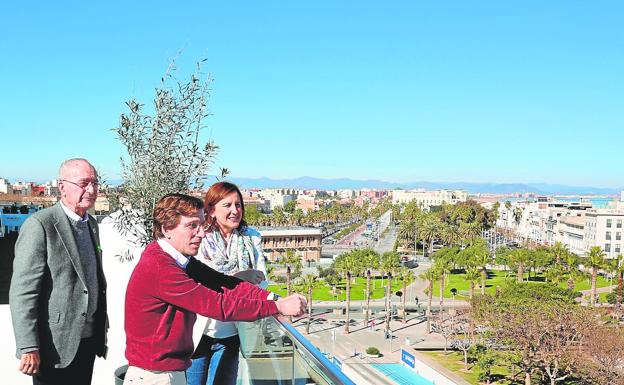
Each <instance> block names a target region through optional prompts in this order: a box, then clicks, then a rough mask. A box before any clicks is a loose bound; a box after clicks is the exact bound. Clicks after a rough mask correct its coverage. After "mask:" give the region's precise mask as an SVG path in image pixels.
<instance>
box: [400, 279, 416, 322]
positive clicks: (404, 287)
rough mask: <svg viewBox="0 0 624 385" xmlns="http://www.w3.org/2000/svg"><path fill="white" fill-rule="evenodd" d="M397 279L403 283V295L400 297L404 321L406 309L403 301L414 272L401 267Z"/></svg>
mask: <svg viewBox="0 0 624 385" xmlns="http://www.w3.org/2000/svg"><path fill="white" fill-rule="evenodd" d="M399 279H400V280H401V282H402V283H403V296H402V298H401V299H402V300H403V323H406V322H407V311H406V308H405V301H406V298H407V285H409V284H410V283H412V282H414V273H413V272H412V271H411V270H410V269H408V268H406V267H403V268H401V269H399Z"/></svg>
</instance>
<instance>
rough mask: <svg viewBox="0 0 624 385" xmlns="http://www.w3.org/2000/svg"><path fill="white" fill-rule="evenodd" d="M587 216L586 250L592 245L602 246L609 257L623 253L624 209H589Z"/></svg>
mask: <svg viewBox="0 0 624 385" xmlns="http://www.w3.org/2000/svg"><path fill="white" fill-rule="evenodd" d="M585 217H586V226H585V231H584V237H585V250H589V249H590V248H591V247H592V246H600V247H601V248H602V250H604V252H605V254H607V258H615V257H617V256H618V255H619V254H622V253H623V251H622V245H623V244H624V242H623V241H622V234H623V233H624V228H623V227H622V223H623V222H624V210H621V209H611V208H608V209H592V210H587V214H586V215H585Z"/></svg>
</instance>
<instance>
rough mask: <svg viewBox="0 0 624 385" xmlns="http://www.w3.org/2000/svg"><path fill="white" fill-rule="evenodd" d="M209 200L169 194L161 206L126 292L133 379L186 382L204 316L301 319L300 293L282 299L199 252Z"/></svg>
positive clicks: (130, 377) (175, 384) (130, 381)
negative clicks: (229, 273) (202, 259)
mask: <svg viewBox="0 0 624 385" xmlns="http://www.w3.org/2000/svg"><path fill="white" fill-rule="evenodd" d="M203 207H204V204H203V202H202V201H201V200H200V199H197V198H195V197H191V196H188V195H183V194H169V195H166V196H164V197H163V198H162V199H160V201H158V203H157V204H156V208H155V209H154V231H153V233H154V234H153V235H154V238H155V239H156V240H155V241H153V242H152V243H150V244H149V245H148V246H147V247H146V249H145V251H144V252H143V254H142V255H141V260H140V261H139V263H138V264H137V266H136V267H135V269H134V271H133V272H132V276H131V277H130V281H129V283H128V289H127V290H126V313H125V314H126V316H125V329H126V358H127V359H128V364H129V368H128V372H127V373H126V378H125V381H124V383H125V384H135V385H139V384H170V385H186V375H185V370H186V369H187V368H188V367H189V366H190V365H191V354H192V353H193V336H192V333H193V324H194V323H195V320H196V314H201V315H203V316H206V317H210V318H213V319H217V320H221V321H253V320H257V319H259V318H263V317H267V316H270V315H273V314H283V315H293V316H298V315H301V314H303V312H304V311H305V307H306V302H305V299H304V298H303V297H301V296H299V295H296V294H294V295H291V296H289V297H286V298H283V299H280V298H276V300H269V299H268V298H273V296H272V295H271V294H272V293H269V292H267V291H265V290H262V289H260V288H258V287H256V286H254V285H252V284H250V283H248V282H245V281H242V280H240V279H238V278H236V277H233V276H227V275H224V274H221V273H218V272H216V271H215V270H212V269H211V268H209V267H208V266H206V265H204V264H203V263H201V262H199V261H197V260H195V259H194V258H193V257H192V256H194V255H196V254H197V250H198V249H199V246H200V244H201V241H202V238H203V237H204V209H203Z"/></svg>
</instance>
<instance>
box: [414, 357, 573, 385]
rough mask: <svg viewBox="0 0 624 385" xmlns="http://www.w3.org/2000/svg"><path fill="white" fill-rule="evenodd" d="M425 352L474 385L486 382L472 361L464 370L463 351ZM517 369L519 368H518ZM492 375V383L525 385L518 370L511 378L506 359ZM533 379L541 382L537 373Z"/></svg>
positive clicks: (570, 383)
mask: <svg viewBox="0 0 624 385" xmlns="http://www.w3.org/2000/svg"><path fill="white" fill-rule="evenodd" d="M422 353H423V354H425V355H427V356H429V357H430V358H432V359H434V360H436V362H438V363H439V364H440V365H442V366H444V367H445V368H447V369H449V370H450V371H452V372H453V373H455V374H457V375H458V376H460V377H461V378H463V379H464V380H466V381H467V382H469V383H470V384H473V385H482V384H484V383H482V382H479V381H478V380H477V377H478V369H477V368H474V369H473V367H472V364H470V362H469V363H468V371H467V372H465V371H464V354H463V353H462V352H455V351H454V352H451V351H450V350H449V354H444V352H442V351H433V352H425V351H423V352H422ZM516 370H517V369H516ZM492 376H493V380H494V381H493V382H491V383H492V384H497V385H523V384H524V376H523V374H522V373H520V372H517V373H516V378H515V380H514V379H513V378H511V371H510V367H509V365H507V364H506V363H505V362H504V361H503V362H501V364H500V365H494V367H492ZM533 380H534V381H535V382H532V383H535V384H538V383H539V381H538V380H539V379H538V378H537V377H536V375H534V376H533ZM578 383H579V382H578V380H577V379H575V378H572V377H569V378H568V379H566V380H564V381H562V382H558V384H559V385H574V384H578Z"/></svg>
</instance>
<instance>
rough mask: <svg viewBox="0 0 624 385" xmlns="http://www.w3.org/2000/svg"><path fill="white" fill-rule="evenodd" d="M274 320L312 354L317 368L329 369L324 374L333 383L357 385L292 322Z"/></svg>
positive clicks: (279, 317)
mask: <svg viewBox="0 0 624 385" xmlns="http://www.w3.org/2000/svg"><path fill="white" fill-rule="evenodd" d="M273 318H274V319H275V320H276V321H277V323H279V324H280V325H281V326H282V327H283V328H284V330H285V331H286V333H287V334H288V335H289V337H290V338H291V339H292V340H294V341H296V342H297V344H299V345H301V346H302V347H303V348H304V349H305V351H306V352H308V353H310V356H311V357H309V358H310V359H311V360H312V361H313V362H314V363H315V364H316V365H317V366H319V367H321V368H325V369H327V371H326V372H323V374H325V375H326V376H327V377H329V379H330V380H331V381H333V382H334V383H335V384H342V385H355V383H354V382H353V381H351V380H350V379H349V377H347V376H345V375H344V373H342V371H341V370H340V369H339V368H338V366H336V364H334V363H333V362H331V361H330V360H329V359H328V358H327V357H325V355H324V354H323V353H321V352H320V351H319V350H318V349H317V348H316V346H314V345H312V343H311V342H310V340H308V339H307V338H305V337H304V336H303V335H302V334H301V333H299V331H298V330H297V329H296V328H295V327H294V326H292V325H291V324H290V322H288V321H287V320H286V319H285V318H284V317H281V316H275V317H273Z"/></svg>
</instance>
